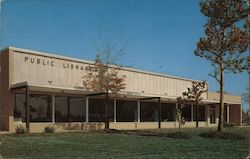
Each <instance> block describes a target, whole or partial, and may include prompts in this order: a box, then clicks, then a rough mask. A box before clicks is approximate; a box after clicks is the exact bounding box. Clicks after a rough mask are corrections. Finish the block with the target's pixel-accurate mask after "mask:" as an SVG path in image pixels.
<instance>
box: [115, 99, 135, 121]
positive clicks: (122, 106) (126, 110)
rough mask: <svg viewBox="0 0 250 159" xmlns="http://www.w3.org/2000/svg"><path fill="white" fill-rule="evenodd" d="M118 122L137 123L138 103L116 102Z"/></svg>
mask: <svg viewBox="0 0 250 159" xmlns="http://www.w3.org/2000/svg"><path fill="white" fill-rule="evenodd" d="M116 120H117V121H120V122H135V121H137V101H125V100H117V101H116Z"/></svg>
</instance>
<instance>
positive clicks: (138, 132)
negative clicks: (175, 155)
mask: <svg viewBox="0 0 250 159" xmlns="http://www.w3.org/2000/svg"><path fill="white" fill-rule="evenodd" d="M105 132H106V133H108V134H125V135H137V136H148V137H168V138H174V139H190V138H191V136H190V135H188V134H187V133H186V132H179V131H176V132H171V133H170V132H168V133H161V132H155V131H146V130H122V131H120V130H116V129H110V130H107V131H105Z"/></svg>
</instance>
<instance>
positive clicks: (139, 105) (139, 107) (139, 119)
mask: <svg viewBox="0 0 250 159" xmlns="http://www.w3.org/2000/svg"><path fill="white" fill-rule="evenodd" d="M137 118H138V119H137V122H141V102H140V100H138V101H137Z"/></svg>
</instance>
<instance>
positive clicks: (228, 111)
mask: <svg viewBox="0 0 250 159" xmlns="http://www.w3.org/2000/svg"><path fill="white" fill-rule="evenodd" d="M229 113H230V110H229V104H227V123H229V122H230V120H229Z"/></svg>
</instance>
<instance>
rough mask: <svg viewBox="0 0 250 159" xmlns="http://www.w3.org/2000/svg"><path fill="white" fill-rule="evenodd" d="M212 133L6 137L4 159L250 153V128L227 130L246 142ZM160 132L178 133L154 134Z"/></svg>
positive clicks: (144, 158) (126, 158) (123, 158)
mask: <svg viewBox="0 0 250 159" xmlns="http://www.w3.org/2000/svg"><path fill="white" fill-rule="evenodd" d="M208 130H211V129H202V128H199V129H194V128H192V129H183V131H185V132H187V133H188V134H190V135H192V138H191V139H172V138H167V137H148V136H137V135H125V134H105V133H97V132H95V133H94V132H88V133H86V132H85V133H56V134H31V135H2V137H1V140H2V145H1V155H2V157H3V158H31V159H36V158H41V159H49V158H60V159H64V158H65V159H68V158H73V159H75V158H84V159H87V158H100V159H106V158H107V159H129V158H133V159H140V158H141V159H154V158H166V159H169V158H178V159H181V158H197V159H205V158H207V159H213V158H218V159H228V158H232V159H237V158H239V159H242V158H243V157H246V156H247V154H248V153H249V150H250V128H227V129H225V131H227V132H236V133H240V134H243V135H244V136H246V138H247V139H246V140H222V139H205V138H201V137H198V134H199V133H200V132H204V131H208ZM152 131H156V132H158V131H160V132H169V131H176V129H162V130H152Z"/></svg>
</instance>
